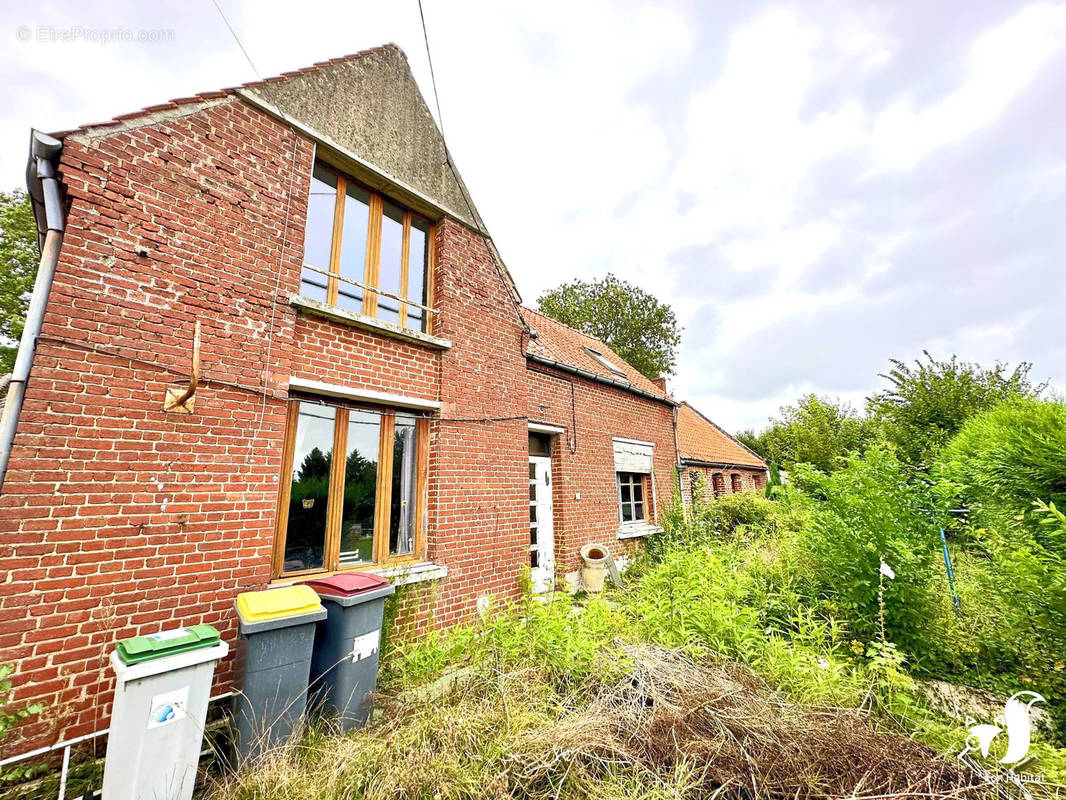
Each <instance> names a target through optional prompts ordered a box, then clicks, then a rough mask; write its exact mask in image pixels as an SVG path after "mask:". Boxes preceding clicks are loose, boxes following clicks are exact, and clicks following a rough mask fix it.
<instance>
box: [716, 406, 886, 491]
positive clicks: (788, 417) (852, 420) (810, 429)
mask: <svg viewBox="0 0 1066 800" xmlns="http://www.w3.org/2000/svg"><path fill="white" fill-rule="evenodd" d="M737 438H738V439H739V440H740V441H741V442H743V443H744V444H746V445H747V446H748V447H750V448H751V449H752V450H754V451H755V452H756V453H758V454H759V455H760V456H762V458H763V459H765V460H766V461H769V462H771V463H774V464H780V465H781V466H783V467H785V468H786V469H792V467H794V466H795V465H796V464H813V465H814V466H816V467H817V468H818V469H820V470H822V472H832V471H833V470H834V469H836V468H837V467H838V466H839V464H840V459H841V457H842V456H845V455H847V454H848V453H852V452H857V451H861V450H863V449H864V448H865V446H866V443H867V439H868V438H869V436H868V430H867V426H866V421H865V420H864V419H862V418H861V417H859V416H858V414H857V413H856V412H855V409H853V408H852V407H851V405H849V404H848V403H845V402H841V401H840V400H833V399H832V398H829V397H819V396H818V395H815V394H809V395H807V396H806V397H801V398H800V399H799V400H798V401H797V402H796V405H793V406H782V408H781V418H780V419H771V420H770V427H768V428H767V429H766V430H765V431H763V432H762V433H761V434H759V435H755V434H754V432H752V431H742V432H741V433H740V434H739V435H738V436H737Z"/></svg>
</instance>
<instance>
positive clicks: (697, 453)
mask: <svg viewBox="0 0 1066 800" xmlns="http://www.w3.org/2000/svg"><path fill="white" fill-rule="evenodd" d="M677 446H678V451H679V452H678V455H680V456H681V458H682V459H691V460H693V461H706V462H708V463H711V464H735V465H737V466H745V467H759V468H762V469H766V462H765V461H763V460H762V459H761V458H759V456H757V455H756V454H755V453H753V452H752V451H751V450H749V449H748V448H747V447H745V446H744V445H742V444H741V443H740V442H738V441H737V440H736V439H734V438H733V437H732V436H730V435H729V434H728V433H726V432H725V431H724V430H722V429H721V428H720V427H718V426H717V425H715V424H714V423H713V422H711V420H709V419H708V418H707V417H705V416H703V414H701V413H700V412H699V411H697V410H696V409H694V408H693V407H692V406H690V405H689V404H688V403H682V404H681V407H680V408H679V409H678V410H677Z"/></svg>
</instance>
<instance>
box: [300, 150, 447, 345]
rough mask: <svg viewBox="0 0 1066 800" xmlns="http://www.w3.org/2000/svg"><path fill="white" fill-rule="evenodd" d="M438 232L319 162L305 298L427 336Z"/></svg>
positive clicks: (302, 289)
mask: <svg viewBox="0 0 1066 800" xmlns="http://www.w3.org/2000/svg"><path fill="white" fill-rule="evenodd" d="M432 252H433V226H432V225H431V224H430V222H429V220H427V219H425V218H423V217H420V216H418V215H417V214H414V213H412V212H411V211H407V210H406V209H403V208H401V207H400V206H398V205H396V204H394V203H392V202H391V201H390V200H387V199H386V198H384V197H382V196H381V195H380V194H378V193H377V192H374V191H371V190H370V189H367V188H366V187H364V186H362V185H361V184H359V183H357V182H356V181H354V180H352V179H351V178H348V177H346V176H344V175H343V174H341V173H339V172H337V171H336V170H334V169H332V168H331V167H328V166H326V165H325V164H323V163H321V162H315V168H314V172H313V174H312V176H311V193H310V197H309V199H308V203H307V226H306V229H305V233H304V268H303V273H302V276H301V280H300V292H301V293H302V294H303V295H304V296H305V297H310V298H312V299H314V300H319V301H320V302H323V303H327V304H328V305H332V306H337V307H339V308H343V309H346V310H348V311H355V312H357V313H359V314H365V315H366V316H370V317H376V318H377V319H379V320H382V321H383V322H388V323H391V324H393V325H398V326H399V327H401V328H408V329H410V330H415V331H423V332H429V330H430V326H431V323H432V320H431V318H430V317H431V312H430V308H429V306H430V302H429V300H430V292H429V285H430V281H429V277H428V276H429V271H430V265H431V262H432Z"/></svg>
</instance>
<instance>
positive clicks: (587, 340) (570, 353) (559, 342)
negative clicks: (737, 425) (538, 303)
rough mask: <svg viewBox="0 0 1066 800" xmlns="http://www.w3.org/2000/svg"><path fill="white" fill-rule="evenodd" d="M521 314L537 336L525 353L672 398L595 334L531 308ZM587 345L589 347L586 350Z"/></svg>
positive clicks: (649, 392) (523, 309) (530, 342)
mask: <svg viewBox="0 0 1066 800" xmlns="http://www.w3.org/2000/svg"><path fill="white" fill-rule="evenodd" d="M522 315H523V316H524V317H525V318H526V322H527V323H528V324H529V327H530V328H532V329H533V330H535V331H536V332H537V338H536V339H533V338H530V340H529V344H528V345H527V346H526V354H527V355H532V356H540V357H542V358H547V359H550V360H552V361H558V362H559V363H560V364H566V365H567V366H570V367H574V368H576V369H582V370H585V371H586V372H592V373H594V374H596V375H598V376H599V377H601V378H608V379H610V380H614V381H620V382H621V383H624V384H629V385H630V386H631V387H633V388H634V389H639V390H640V391H643V392H647V393H648V394H653V395H655V396H656V397H662V398H664V399H670V396H669V395H668V394H666V393H665V392H663V390H662V389H660V388H659V387H658V386H656V385H655V384H654V383H652V382H651V381H650V380H648V379H647V378H646V377H644V375H642V374H641V373H640V372H638V371H637V369H636V368H635V367H633V366H632V365H630V364H629V363H627V362H626V361H624V360H623V359H622V357H621V356H619V355H618V354H617V353H616V352H614V350H612V349H611V348H610V347H608V346H607V345H606V344H605V343H604V342H601V341H600V340H599V339H597V338H596V337H594V336H589V335H588V334H585V333H582V332H581V331H578V330H575V329H573V328H571V327H570V326H569V325H564V324H563V323H561V322H559V321H558V320H554V319H552V318H551V317H549V316H546V315H544V314H542V313H540V312H539V311H534V310H533V309H531V308H525V307H523V308H522ZM586 348H587V349H586ZM589 350H595V351H597V352H599V353H601V354H602V355H603V356H604V357H605V358H606V359H607V360H608V361H609V362H611V363H612V364H614V365H615V366H617V367H618V369H619V370H620V371H621V372H622V373H623V374H621V375H620V374H618V373H617V372H614V371H613V370H610V369H608V368H607V367H606V366H604V365H603V364H602V363H600V361H599V360H598V359H596V358H595V357H594V356H593V355H592V354H591V353H589Z"/></svg>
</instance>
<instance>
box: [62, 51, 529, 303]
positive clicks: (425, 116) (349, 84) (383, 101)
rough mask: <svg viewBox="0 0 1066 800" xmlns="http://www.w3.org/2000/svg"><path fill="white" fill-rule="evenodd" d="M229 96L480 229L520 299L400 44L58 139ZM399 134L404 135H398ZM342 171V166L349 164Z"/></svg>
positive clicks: (183, 100) (136, 123)
mask: <svg viewBox="0 0 1066 800" xmlns="http://www.w3.org/2000/svg"><path fill="white" fill-rule="evenodd" d="M230 97H239V98H241V99H242V100H244V101H246V102H249V103H251V104H253V105H255V106H256V107H258V108H260V109H262V110H264V111H265V112H266V113H268V114H272V115H274V116H279V117H280V118H282V119H285V120H289V121H294V122H295V123H296V124H298V125H300V126H302V127H303V129H304V134H305V135H308V136H310V137H312V138H316V137H317V138H316V141H318V142H319V146H320V148H324V149H325V150H326V151H328V152H333V148H332V145H334V144H336V145H339V146H340V147H341V148H343V149H344V151H345V152H344V153H343V155H344V157H345V158H347V157H348V155H349V154H354V155H355V156H357V157H358V158H359V159H362V160H363V161H364V162H365V163H366V164H370V165H372V167H373V169H374V170H376V171H377V174H378V175H379V176H381V177H382V179H383V180H384V181H385V185H378V183H377V182H373V181H375V180H377V178H376V177H375V178H373V179H372V178H371V177H368V176H365V175H362V174H356V175H355V176H356V177H358V178H360V179H361V180H364V181H366V182H372V183H373V185H374V186H375V187H376V188H379V189H382V190H384V191H386V192H389V191H390V189H391V190H393V191H395V192H396V193H397V198H396V199H398V200H400V201H401V202H403V203H405V204H407V200H405V197H406V195H405V194H404V190H405V189H408V188H410V189H412V190H413V191H414V192H416V193H417V194H416V195H415V196H416V197H417V198H423V199H428V200H429V201H430V202H431V203H432V204H433V208H434V209H435V210H439V211H441V212H443V213H445V214H447V215H448V216H451V217H454V218H456V219H458V220H460V221H462V222H464V223H465V224H467V225H469V226H470V227H472V228H475V229H476V230H477V231H478V233H480V234H481V235H482V236H483V237H484V238H485V242H486V245H487V246H488V248H489V250H490V251H491V253H492V256H493V258H494V259H495V260H496V262H497V264H498V265H499V268H500V273H501V275H502V277H503V279H504V281H505V282H506V283H507V285H508V288H509V290H510V291H511V293H512V295H513V296H514V298H515V301H516V302H521V297H520V295H519V293H518V288H517V286H516V285H515V282H514V278H513V277H512V276H511V274H510V272H509V271H508V269H507V266H506V264H504V262H503V259H502V257H501V256H500V254H499V252H498V250H497V248H496V245H495V243H494V242H493V241H492V237H491V235H489V234H488V232H487V230H486V228H485V224H484V222H483V221H482V219H481V215H480V214H479V213H478V211H477V208H476V207H475V205H474V201H473V199H472V198H471V197H470V192H469V190H468V189H467V188H466V185H465V184H464V183H463V180H462V178H461V177H460V175H459V172H458V170H457V169H456V168H455V166H454V159H453V158H452V157H451V154H450V153H449V151H448V147H447V144H446V142H445V141H444V136H443V135H442V134H441V132H440V129H439V128H438V127H437V123H436V121H435V120H434V119H433V115H432V114H431V113H430V110H429V106H428V105H427V104H426V101H425V98H424V97H423V96H422V93H421V91H420V89H419V88H418V83H417V82H416V81H415V78H414V75H413V74H412V73H411V69H410V66H409V65H408V63H407V56H406V55H405V54H404V52H403V50H401V49H400V48H399V47H398V46H397V45H395V44H391V43H390V44H384V45H381V46H379V47H373V48H370V49H369V50H361V51H360V52H358V53H352V54H351V55H347V56H341V57H339V58H331V59H329V60H327V61H319V62H317V63H316V64H312V65H311V66H309V67H304V68H302V69H298V70H294V71H291V72H285V73H282V74H281V75H277V76H274V77H271V78H265V79H261V80H256V81H250V82H248V83H243V84H240V85H239V86H231V87H228V88H226V89H221V90H219V91H214V92H202V93H199V94H195V95H191V96H189V97H180V98H177V99H175V100H170V101H168V102H166V103H160V104H158V105H153V106H148V107H147V108H143V109H141V110H139V111H135V112H132V113H130V114H121V115H119V116H117V117H115V118H114V119H111V120H108V121H105V122H97V123H93V124H90V125H83V126H81V127H79V128H76V129H73V130H68V131H62V132H59V133H55V134H53V135H54V136H56V137H57V138H63V137H64V136H68V135H72V134H78V133H86V132H89V131H95V130H100V129H102V132H103V134H104V135H106V134H107V133H108V132H109V131H108V129H109V128H114V129H116V130H123V129H128V128H131V127H138V126H139V125H143V124H145V123H147V122H151V120H144V119H143V118H146V117H150V116H151V115H153V114H160V113H162V114H168V113H171V112H175V111H176V110H179V109H183V107H184V106H194V105H195V104H205V103H218V102H222V101H224V100H228V99H229V98H230ZM190 110H193V111H195V110H196V109H195V108H193V109H190ZM180 113H187V112H185V111H181V112H180ZM397 131H401V132H402V136H399V137H398V136H397V135H396V132H397ZM336 166H339V167H343V164H337V165H336ZM353 168H355V167H354V166H353ZM386 187H388V188H386ZM408 199H410V198H408ZM414 202H416V201H415V200H411V203H414Z"/></svg>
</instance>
